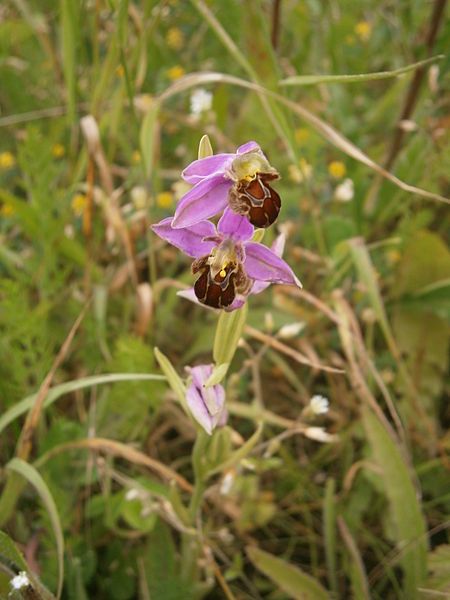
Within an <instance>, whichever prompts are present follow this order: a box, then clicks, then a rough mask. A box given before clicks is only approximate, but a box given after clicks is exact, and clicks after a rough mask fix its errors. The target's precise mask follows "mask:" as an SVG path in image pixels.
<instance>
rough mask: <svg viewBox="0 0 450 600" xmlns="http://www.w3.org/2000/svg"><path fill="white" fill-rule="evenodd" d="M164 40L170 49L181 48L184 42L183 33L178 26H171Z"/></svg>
mask: <svg viewBox="0 0 450 600" xmlns="http://www.w3.org/2000/svg"><path fill="white" fill-rule="evenodd" d="M166 42H167V45H168V46H169V48H172V50H181V48H182V47H183V44H184V35H183V32H182V31H181V29H179V28H178V27H171V28H170V29H169V30H168V32H167V35H166Z"/></svg>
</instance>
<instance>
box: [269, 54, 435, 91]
mask: <svg viewBox="0 0 450 600" xmlns="http://www.w3.org/2000/svg"><path fill="white" fill-rule="evenodd" d="M442 58H444V55H442V54H439V55H438V56H433V57H431V58H427V59H426V60H421V61H419V62H416V63H414V64H412V65H408V66H406V67H402V68H401V69H395V70H394V71H379V72H377V73H358V74H355V75H294V76H293V77H287V78H286V79H283V80H282V81H280V85H315V84H317V83H357V82H363V81H375V80H378V79H391V78H392V77H398V76H399V75H403V74H405V73H409V72H410V71H415V70H416V69H419V68H420V67H424V66H425V65H428V64H430V63H432V62H436V61H437V60H441V59H442Z"/></svg>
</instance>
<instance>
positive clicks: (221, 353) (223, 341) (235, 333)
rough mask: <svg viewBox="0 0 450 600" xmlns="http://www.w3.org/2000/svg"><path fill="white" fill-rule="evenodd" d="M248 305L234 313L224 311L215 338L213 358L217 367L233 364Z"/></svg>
mask: <svg viewBox="0 0 450 600" xmlns="http://www.w3.org/2000/svg"><path fill="white" fill-rule="evenodd" d="M247 312H248V307H247V304H244V306H243V307H242V308H240V309H238V310H234V311H233V312H225V311H222V312H221V313H220V316H219V321H218V323H217V329H216V335H215V338H214V348H213V357H214V362H215V363H216V364H217V365H220V364H223V363H231V361H232V359H233V356H234V353H235V352H236V348H237V345H238V342H239V339H240V337H241V335H242V332H243V330H244V326H245V321H246V319H247Z"/></svg>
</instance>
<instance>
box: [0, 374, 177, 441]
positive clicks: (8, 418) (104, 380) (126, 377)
mask: <svg viewBox="0 0 450 600" xmlns="http://www.w3.org/2000/svg"><path fill="white" fill-rule="evenodd" d="M165 380H166V378H165V377H164V375H150V374H146V373H110V374H108V375H94V376H92V377H83V378H81V379H77V380H76V381H68V382H67V383H62V384H61V385H56V386H55V387H53V388H51V389H50V391H49V392H48V394H47V397H46V398H45V400H44V408H47V407H48V406H50V405H51V404H53V402H55V400H58V398H61V396H64V394H70V393H71V392H75V391H77V390H82V389H83V388H88V387H95V386H96V385H105V384H108V383H116V382H118V381H165ZM36 396H37V394H32V395H31V396H27V397H26V398H24V399H23V400H21V401H20V402H18V403H17V404H15V405H14V406H12V407H11V408H10V409H9V410H7V411H6V412H5V413H3V415H2V416H1V417H0V433H1V432H2V431H3V430H4V429H5V428H6V427H8V425H9V424H10V423H12V422H13V421H15V419H17V418H18V417H20V416H21V415H23V414H25V413H26V412H28V411H29V410H30V408H31V407H32V406H33V404H34V401H35V399H36Z"/></svg>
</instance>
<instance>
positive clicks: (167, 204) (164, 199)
mask: <svg viewBox="0 0 450 600" xmlns="http://www.w3.org/2000/svg"><path fill="white" fill-rule="evenodd" d="M156 204H157V205H158V206H160V207H161V208H171V206H172V204H173V194H172V192H161V193H160V194H158V195H157V196H156Z"/></svg>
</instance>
